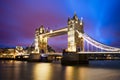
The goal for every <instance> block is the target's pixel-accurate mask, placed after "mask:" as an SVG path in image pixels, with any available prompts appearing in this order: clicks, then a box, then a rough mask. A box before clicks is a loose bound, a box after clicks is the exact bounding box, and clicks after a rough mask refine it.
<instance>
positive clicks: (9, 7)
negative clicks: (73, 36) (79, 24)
mask: <svg viewBox="0 0 120 80" xmlns="http://www.w3.org/2000/svg"><path fill="white" fill-rule="evenodd" d="M74 13H76V14H77V16H78V17H79V18H80V17H83V21H84V31H85V33H87V34H88V35H89V36H91V37H92V38H93V39H95V40H97V41H99V42H101V43H104V44H106V45H109V46H113V47H119V48H120V0H0V47H1V48H2V47H15V46H30V45H31V44H32V43H33V42H34V37H35V36H34V34H35V29H36V28H39V27H40V25H44V26H45V27H46V28H47V27H49V29H52V30H57V29H60V28H64V27H65V26H66V25H67V19H68V17H73V15H74ZM56 40H57V41H56ZM48 44H49V45H50V46H52V47H53V49H55V50H58V51H60V50H62V49H64V48H66V47H67V35H62V36H58V37H53V38H50V39H49V40H48Z"/></svg>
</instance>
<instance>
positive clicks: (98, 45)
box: [76, 30, 120, 52]
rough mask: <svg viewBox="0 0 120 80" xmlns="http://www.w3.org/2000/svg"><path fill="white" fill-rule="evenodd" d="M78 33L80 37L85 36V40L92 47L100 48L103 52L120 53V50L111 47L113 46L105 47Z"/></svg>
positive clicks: (84, 35)
mask: <svg viewBox="0 0 120 80" xmlns="http://www.w3.org/2000/svg"><path fill="white" fill-rule="evenodd" d="M76 32H77V33H78V34H79V35H80V36H83V38H84V40H85V41H86V42H87V43H89V44H91V45H92V46H94V47H96V48H99V49H101V50H105V51H113V52H114V51H115V52H116V51H120V48H116V47H111V46H107V45H104V44H102V43H99V42H97V41H95V40H93V39H92V38H90V37H89V36H88V35H87V34H86V33H84V34H82V33H80V32H79V31H78V30H76Z"/></svg>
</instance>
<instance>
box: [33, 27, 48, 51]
mask: <svg viewBox="0 0 120 80" xmlns="http://www.w3.org/2000/svg"><path fill="white" fill-rule="evenodd" d="M44 33H46V30H45V28H44V26H43V25H41V26H40V28H38V29H36V33H35V51H37V52H38V53H47V51H48V50H47V43H48V38H47V37H44V36H43V35H42V34H44Z"/></svg>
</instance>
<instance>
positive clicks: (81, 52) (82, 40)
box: [33, 14, 120, 62]
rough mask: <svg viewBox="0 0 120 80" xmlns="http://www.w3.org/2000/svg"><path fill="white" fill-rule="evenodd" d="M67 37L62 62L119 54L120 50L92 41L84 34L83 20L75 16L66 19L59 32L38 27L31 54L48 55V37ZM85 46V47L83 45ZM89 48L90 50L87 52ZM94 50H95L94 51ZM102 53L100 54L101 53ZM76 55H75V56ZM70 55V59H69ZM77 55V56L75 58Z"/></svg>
mask: <svg viewBox="0 0 120 80" xmlns="http://www.w3.org/2000/svg"><path fill="white" fill-rule="evenodd" d="M64 34H67V35H68V39H67V40H68V44H67V49H66V50H65V51H64V52H63V61H64V62H65V61H67V62H68V61H72V60H73V62H74V61H76V60H77V61H79V62H80V61H81V60H82V61H86V60H87V59H88V55H90V54H91V55H92V54H93V55H94V54H95V55H96V53H97V54H103V55H104V54H108V53H109V54H112V55H113V54H120V48H116V47H111V46H107V45H104V44H101V43H99V42H97V41H95V40H93V39H92V38H91V37H89V35H87V34H86V33H85V32H84V23H83V18H81V19H79V18H78V17H77V15H76V14H74V16H73V17H72V18H68V21H67V26H65V27H64V28H62V29H59V30H50V31H48V30H47V29H45V28H44V26H43V25H42V26H40V27H39V28H37V29H36V31H35V40H34V46H35V48H34V51H33V53H36V54H39V53H40V54H41V53H48V49H47V45H48V39H49V38H50V37H54V36H59V35H64ZM85 44H86V45H85ZM90 48H91V50H89V49H90ZM95 48H96V49H95ZM101 52H102V53H101ZM64 53H65V54H64ZM75 53H76V54H75ZM71 54H72V57H71ZM109 54H108V55H109ZM76 55H77V56H76Z"/></svg>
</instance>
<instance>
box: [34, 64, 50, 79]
mask: <svg viewBox="0 0 120 80" xmlns="http://www.w3.org/2000/svg"><path fill="white" fill-rule="evenodd" d="M51 70H52V68H51V64H48V63H41V64H36V65H35V66H34V68H33V75H34V80H50V78H51Z"/></svg>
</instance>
